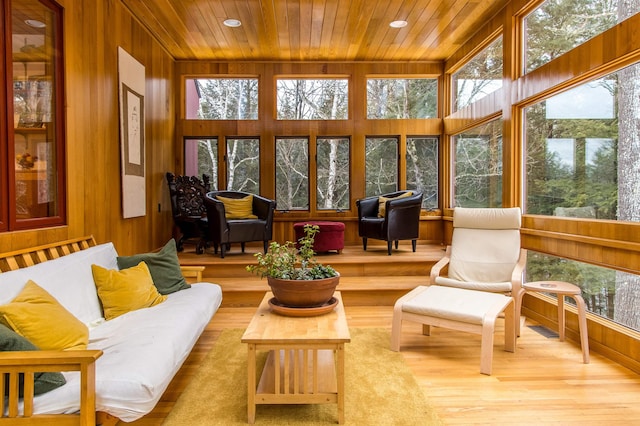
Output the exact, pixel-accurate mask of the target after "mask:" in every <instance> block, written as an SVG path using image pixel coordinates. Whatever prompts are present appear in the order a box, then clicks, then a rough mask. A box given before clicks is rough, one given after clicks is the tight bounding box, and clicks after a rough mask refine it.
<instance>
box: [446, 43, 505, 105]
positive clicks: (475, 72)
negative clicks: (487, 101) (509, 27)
mask: <svg viewBox="0 0 640 426" xmlns="http://www.w3.org/2000/svg"><path fill="white" fill-rule="evenodd" d="M451 87H452V91H451V92H452V94H453V110H454V111H457V110H459V109H461V108H464V107H466V106H467V105H470V104H472V103H474V102H476V101H478V100H480V99H482V98H484V97H485V96H487V95H489V94H490V93H493V92H495V91H496V90H498V89H500V88H501V87H502V36H500V37H498V38H497V39H496V40H494V41H493V42H492V43H491V44H489V45H488V46H487V47H485V48H484V49H482V50H481V51H480V52H479V53H478V54H477V55H475V56H474V57H473V58H472V59H471V60H470V61H469V62H467V63H466V64H465V65H463V66H462V67H461V68H460V69H459V70H458V71H457V72H456V73H454V74H453V75H452V76H451Z"/></svg>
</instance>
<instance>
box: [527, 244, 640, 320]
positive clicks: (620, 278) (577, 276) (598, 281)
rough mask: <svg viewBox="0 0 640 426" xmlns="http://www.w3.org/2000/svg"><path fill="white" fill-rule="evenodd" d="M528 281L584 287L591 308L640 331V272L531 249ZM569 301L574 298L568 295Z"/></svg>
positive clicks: (528, 255)
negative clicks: (638, 292)
mask: <svg viewBox="0 0 640 426" xmlns="http://www.w3.org/2000/svg"><path fill="white" fill-rule="evenodd" d="M525 275H526V281H539V280H560V281H566V282H570V283H575V284H576V285H577V286H578V287H580V288H581V290H582V297H583V298H584V301H585V303H586V305H587V310H589V311H590V312H592V313H594V314H596V315H599V316H601V317H604V318H608V319H610V320H613V321H615V322H617V323H618V324H621V325H623V326H626V327H629V328H632V329H634V330H636V331H640V316H639V315H638V306H637V291H638V290H637V289H638V286H639V285H640V276H638V275H634V274H629V273H626V272H620V271H615V270H613V269H608V268H602V267H599V266H595V265H589V264H587V263H583V262H577V261H574V260H570V259H563V258H560V257H555V256H550V255H547V254H543V253H537V252H535V251H532V250H529V252H528V254H527V269H526V272H525ZM567 300H568V301H569V303H574V302H573V299H571V298H567Z"/></svg>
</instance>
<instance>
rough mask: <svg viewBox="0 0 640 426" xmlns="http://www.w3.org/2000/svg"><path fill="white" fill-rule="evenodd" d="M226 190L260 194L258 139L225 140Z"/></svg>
mask: <svg viewBox="0 0 640 426" xmlns="http://www.w3.org/2000/svg"><path fill="white" fill-rule="evenodd" d="M226 152H227V158H226V160H227V161H226V162H227V189H228V190H230V191H244V192H251V193H253V194H260V139H254V138H227V150H226Z"/></svg>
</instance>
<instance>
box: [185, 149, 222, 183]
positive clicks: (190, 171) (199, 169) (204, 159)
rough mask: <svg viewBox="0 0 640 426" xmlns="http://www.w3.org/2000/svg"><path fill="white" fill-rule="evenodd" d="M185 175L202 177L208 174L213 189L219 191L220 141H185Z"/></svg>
mask: <svg viewBox="0 0 640 426" xmlns="http://www.w3.org/2000/svg"><path fill="white" fill-rule="evenodd" d="M184 174H185V175H187V176H200V177H201V176H202V175H203V174H207V175H209V177H210V178H211V181H210V183H211V189H213V190H217V189H218V139H216V138H210V139H196V138H187V139H185V140H184Z"/></svg>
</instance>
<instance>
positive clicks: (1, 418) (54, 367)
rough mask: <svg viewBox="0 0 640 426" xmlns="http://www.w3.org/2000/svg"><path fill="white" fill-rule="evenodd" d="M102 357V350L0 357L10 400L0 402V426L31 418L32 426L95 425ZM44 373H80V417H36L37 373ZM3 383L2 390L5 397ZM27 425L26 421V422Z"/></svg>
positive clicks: (11, 353)
mask: <svg viewBox="0 0 640 426" xmlns="http://www.w3.org/2000/svg"><path fill="white" fill-rule="evenodd" d="M101 356H102V351H100V350H84V351H16V352H2V353H0V373H1V374H3V376H4V375H5V374H8V375H9V398H8V399H6V400H5V399H4V398H0V424H3V423H13V422H15V421H16V419H17V418H19V417H20V418H26V417H28V418H29V421H30V423H29V424H43V425H44V424H55V423H56V422H55V419H59V420H60V421H61V422H64V421H67V420H64V419H68V420H71V419H72V418H75V420H76V422H77V421H78V420H79V423H80V424H81V425H93V424H95V415H96V413H95V411H96V390H95V387H96V375H95V374H96V370H95V362H96V360H97V359H98V358H100V357H101ZM45 371H54V372H62V371H79V372H80V414H60V415H42V416H39V415H34V414H33V388H34V383H33V380H34V373H36V372H45ZM20 373H23V374H24V399H23V401H24V407H23V410H22V411H23V412H22V413H20V412H19V402H20V398H19V396H18V383H19V382H18V376H19V374H20ZM4 387H5V385H4V380H0V390H2V393H3V394H4V391H5V389H4ZM23 421H24V420H23Z"/></svg>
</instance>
